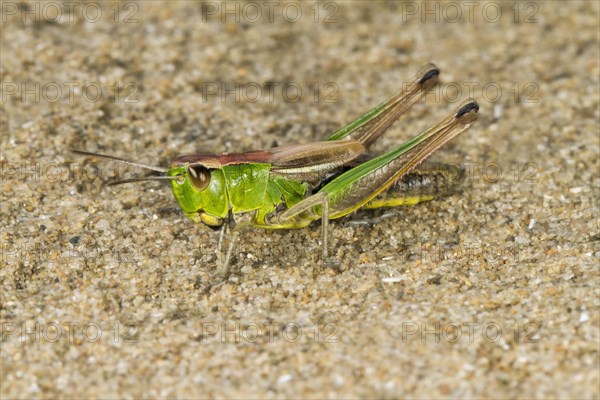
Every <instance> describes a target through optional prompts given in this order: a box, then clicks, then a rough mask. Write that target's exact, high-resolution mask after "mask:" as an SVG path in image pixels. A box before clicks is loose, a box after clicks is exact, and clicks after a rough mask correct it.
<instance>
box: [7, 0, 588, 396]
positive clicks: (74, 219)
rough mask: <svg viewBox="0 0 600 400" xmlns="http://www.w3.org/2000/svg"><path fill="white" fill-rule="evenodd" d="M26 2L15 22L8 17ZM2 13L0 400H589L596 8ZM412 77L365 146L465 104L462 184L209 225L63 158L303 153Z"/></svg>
mask: <svg viewBox="0 0 600 400" xmlns="http://www.w3.org/2000/svg"><path fill="white" fill-rule="evenodd" d="M21 4H22V6H21ZM70 4H71V5H67V4H64V3H57V2H23V3H21V2H19V3H16V2H8V1H7V2H2V4H1V6H2V15H1V17H2V21H1V29H2V31H1V36H2V37H1V48H0V51H1V54H0V55H1V60H0V71H1V73H2V106H1V107H2V108H1V110H2V113H1V118H0V123H1V124H0V130H1V132H2V138H1V145H2V154H1V158H0V161H1V165H2V182H1V184H2V191H1V194H0V196H1V199H2V203H1V214H2V233H1V245H2V260H1V268H0V276H1V282H2V283H1V285H2V287H1V290H0V321H1V324H2V343H1V346H2V347H1V349H2V354H1V360H2V370H1V371H2V372H1V379H2V384H1V390H0V395H1V397H2V398H32V397H39V398H56V397H63V398H74V397H78V398H81V397H85V398H140V397H145V398H164V397H182V398H184V397H185V398H209V397H221V398H248V397H253V398H259V397H260V398H290V397H306V398H350V397H355V398H376V397H377V398H398V397H410V398H456V397H462V398H475V397H477V398H480V397H488V398H489V397H493V398H557V397H560V398H598V397H599V396H600V390H599V369H598V361H599V360H598V354H599V352H598V350H599V345H598V343H599V341H600V340H599V339H600V338H599V336H600V335H599V331H600V330H599V324H600V318H599V312H598V311H599V308H598V306H599V296H598V294H599V293H598V279H599V276H598V275H599V273H598V271H599V270H598V264H599V263H598V259H599V256H600V245H599V243H600V229H599V223H598V213H599V211H598V199H599V187H600V176H599V168H600V166H599V152H600V151H599V147H600V144H599V132H598V128H599V127H598V120H599V92H600V91H599V81H598V79H599V78H598V77H599V76H600V69H599V62H598V60H599V46H598V29H599V24H598V15H599V6H598V3H597V2H593V1H572V2H568V3H559V2H537V3H536V2H520V3H519V2H517V3H514V2H506V3H498V2H453V3H438V2H430V3H422V2H404V3H401V2H389V3H386V2H366V1H342V2H326V3H319V4H317V5H316V6H315V4H314V3H312V2H310V3H300V2H291V3H283V2H281V3H266V2H260V1H259V2H255V3H238V2H230V3H227V4H225V3H221V2H207V3H204V5H201V4H200V3H195V2H192V1H174V2H169V3H166V2H165V3H162V2H154V1H145V2H138V3H131V2H125V3H120V5H119V6H118V7H116V6H115V3H113V2H110V3H104V4H100V3H93V2H92V3H90V4H87V3H85V4H84V3H83V2H73V3H70ZM429 61H431V62H434V63H436V65H438V66H439V67H440V69H441V70H442V75H441V83H440V85H439V86H438V88H437V89H436V91H434V93H433V94H431V95H429V96H427V98H426V101H422V102H420V103H418V104H417V105H415V106H414V107H413V109H412V110H411V111H410V112H409V113H408V114H407V115H406V116H404V117H403V118H402V120H401V122H399V123H398V124H396V125H395V126H394V128H393V129H392V130H390V132H388V133H387V134H386V136H385V137H384V138H382V139H381V140H380V141H379V142H378V143H377V145H376V146H375V150H377V151H382V150H384V149H386V148H390V147H392V146H394V145H396V144H398V143H401V142H402V141H404V140H406V139H408V138H410V137H412V136H413V135H414V134H416V133H418V132H419V131H421V130H422V129H424V128H426V127H427V126H429V125H431V124H433V123H434V122H435V121H437V120H438V119H440V118H442V117H443V116H444V115H445V114H447V113H449V112H450V111H451V110H453V109H454V108H455V107H456V106H457V105H458V103H459V102H461V101H464V100H466V99H467V98H468V97H469V96H472V97H474V98H475V99H476V100H477V101H478V102H479V104H480V106H481V109H480V112H479V113H480V116H479V120H478V121H477V122H476V123H475V124H474V125H473V127H472V128H471V129H470V130H469V131H467V132H466V133H464V134H463V135H461V136H460V137H459V138H457V139H455V140H454V141H453V142H452V143H450V144H449V145H447V146H445V147H444V148H443V149H441V150H440V151H439V152H438V153H436V155H435V156H434V157H433V159H434V161H439V162H447V163H454V164H458V165H462V166H463V167H464V168H465V169H466V170H467V172H468V175H467V179H466V181H465V182H464V184H463V186H462V187H461V189H460V190H459V191H458V193H456V194H454V195H452V196H449V197H446V198H443V199H439V200H435V201H432V202H428V203H423V204H420V205H417V206H414V207H405V208H400V209H393V210H380V211H359V212H357V213H356V214H354V215H352V216H350V217H348V218H345V219H341V220H337V221H335V222H333V223H332V227H331V250H330V252H331V253H332V256H333V258H334V259H335V260H337V263H333V264H332V265H326V266H322V265H321V263H320V261H319V260H320V258H319V257H320V249H321V248H320V242H319V238H320V224H319V223H314V224H312V225H311V226H309V227H308V228H306V229H303V230H297V231H263V230H248V231H245V232H244V234H243V235H242V238H241V240H240V243H239V245H238V246H236V247H235V251H234V254H233V258H232V263H231V265H230V268H229V269H228V270H227V271H225V270H223V269H222V268H220V267H219V264H218V262H217V255H216V247H217V242H218V239H219V234H218V233H212V232H205V231H204V230H202V229H200V228H199V227H197V226H195V225H194V224H193V223H192V222H190V221H189V220H187V219H186V218H185V216H184V215H183V214H182V212H181V211H180V210H179V207H178V206H177V203H176V201H175V199H174V198H173V196H172V194H171V192H170V189H169V187H168V185H167V184H164V183H160V182H158V183H157V182H147V183H139V184H130V185H122V186H114V187H106V186H104V183H105V182H108V181H111V180H113V179H115V178H123V177H131V176H133V175H140V174H144V173H145V172H144V171H142V170H140V169H136V168H123V167H122V166H117V164H114V163H110V162H101V161H98V160H94V159H92V158H85V157H77V156H75V155H72V154H70V153H69V149H72V148H75V149H81V150H86V151H94V152H103V153H108V154H113V155H116V156H121V157H127V158H131V159H135V160H138V161H140V162H145V163H149V164H153V165H160V166H168V165H169V162H170V161H171V160H172V159H173V158H174V157H175V156H177V155H178V154H183V153H195V152H202V153H219V152H235V151H245V150H253V149H260V148H264V147H270V146H272V145H273V144H274V143H278V144H280V145H281V144H293V143H306V142H310V141H315V140H319V139H320V138H322V137H324V136H325V135H327V134H328V133H330V132H332V131H334V130H335V129H337V128H338V127H340V126H342V125H344V124H345V123H348V122H350V121H351V120H352V119H353V118H355V117H356V116H358V115H360V114H361V113H362V112H364V111H366V110H368V109H370V108H371V107H373V106H375V105H376V104H377V103H378V102H380V101H382V100H384V99H386V98H387V97H389V96H391V95H393V94H395V93H397V92H398V91H399V90H400V89H401V88H402V86H403V85H404V84H406V83H407V82H409V81H410V80H411V79H412V76H413V74H414V73H415V72H416V71H417V69H418V68H419V66H421V65H422V64H424V63H426V62H429Z"/></svg>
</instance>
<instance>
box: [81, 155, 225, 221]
mask: <svg viewBox="0 0 600 400" xmlns="http://www.w3.org/2000/svg"><path fill="white" fill-rule="evenodd" d="M71 152H73V153H75V154H78V155H82V156H92V157H97V158H104V159H109V160H113V161H117V162H120V163H124V164H128V165H133V166H136V167H140V168H144V169H148V170H152V171H156V172H161V173H163V174H164V175H150V176H145V177H140V178H132V179H124V180H120V181H116V182H111V183H109V185H117V184H122V183H130V182H141V181H156V180H161V181H164V180H169V181H170V182H171V189H172V190H173V194H174V195H175V198H176V199H177V202H178V203H179V206H180V207H181V209H182V210H183V212H184V213H185V214H186V215H187V216H188V217H189V218H190V219H192V220H193V221H194V222H198V223H203V224H205V225H207V226H209V227H219V226H221V225H222V223H223V220H224V218H225V217H227V214H228V213H229V203H228V200H227V193H226V189H225V178H224V176H223V172H222V171H221V169H220V168H219V166H218V165H216V164H214V162H213V163H212V164H211V162H210V161H208V162H207V161H205V162H203V161H202V159H203V156H201V155H194V156H180V157H177V158H176V159H175V160H174V161H173V163H172V164H171V168H169V169H165V168H161V167H157V166H153V165H149V164H143V163H140V162H137V161H131V160H126V159H124V158H120V157H115V156H111V155H106V154H99V153H90V152H87V151H81V150H71Z"/></svg>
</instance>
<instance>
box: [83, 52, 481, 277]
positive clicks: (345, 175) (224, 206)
mask: <svg viewBox="0 0 600 400" xmlns="http://www.w3.org/2000/svg"><path fill="white" fill-rule="evenodd" d="M439 72H440V71H439V69H438V68H437V67H436V66H435V65H433V64H427V65H425V66H424V67H422V68H421V69H420V70H419V72H418V73H417V76H416V77H415V79H414V81H412V82H411V83H410V84H409V85H407V86H406V87H405V88H404V90H402V92H400V93H399V94H397V95H396V96H394V97H392V98H390V99H388V100H387V101H384V102H383V103H381V104H379V105H378V106H376V107H375V108H373V109H372V110H370V111H368V112H367V113H365V114H363V115H362V116H360V117H359V118H358V119H356V120H355V121H353V122H351V123H350V124H348V125H346V126H344V127H343V128H341V129H339V130H337V131H336V132H334V133H333V134H331V135H330V136H329V137H327V138H326V139H325V140H324V141H321V142H315V143H307V144H297V145H289V146H280V147H273V148H270V149H266V150H257V151H249V152H245V153H234V154H227V153H225V154H219V155H215V154H191V155H182V156H178V157H177V158H175V159H174V160H173V162H172V163H171V166H170V168H168V169H165V168H160V167H155V166H151V165H146V164H141V163H138V162H134V161H129V160H125V159H122V158H118V157H113V156H109V155H104V154H97V153H89V152H85V151H79V150H73V152H74V153H76V154H80V155H89V156H95V157H102V158H107V159H111V160H115V161H118V162H122V163H126V164H130V165H134V166H138V167H142V168H146V169H149V170H153V171H158V172H161V173H163V174H164V175H162V176H148V177H143V178H135V179H127V180H123V181H118V182H113V184H116V183H127V182H138V181H144V180H169V181H170V184H171V189H172V191H173V194H174V195H175V198H176V199H177V201H178V203H179V206H180V207H181V209H182V210H183V212H184V213H185V215H186V216H187V217H188V218H190V219H191V220H192V221H194V222H196V223H197V224H199V225H205V226H207V227H210V228H220V227H222V226H223V225H224V224H225V223H229V224H231V225H232V226H234V229H233V231H234V235H233V237H232V238H231V242H230V247H229V251H228V252H227V256H226V258H225V262H224V264H225V267H226V266H227V265H228V263H229V258H230V255H231V250H232V247H233V244H234V243H235V241H236V239H237V235H238V234H239V231H240V229H242V228H244V227H247V226H253V227H258V228H267V229H296V228H303V227H305V226H307V225H309V224H310V223H311V222H313V221H315V220H318V219H320V220H322V230H323V232H322V246H323V247H322V248H323V259H327V256H328V249H327V232H328V222H329V220H330V219H337V218H340V217H343V216H346V215H348V214H350V213H352V212H353V211H355V210H357V209H358V208H361V207H363V208H368V209H369V208H370V209H373V208H381V207H395V206H400V205H412V204H416V203H418V202H420V201H425V200H430V199H432V198H434V197H436V196H437V195H439V194H443V193H439V192H440V190H439V189H440V188H439V186H440V185H439V183H440V182H453V181H458V180H459V177H460V169H459V168H439V169H437V170H436V169H434V170H432V171H428V172H422V171H419V170H416V168H417V167H418V166H419V164H421V163H422V162H423V161H424V160H425V159H426V158H427V157H429V156H430V155H431V154H432V153H434V152H435V151H437V150H438V149H439V148H440V147H441V146H442V145H444V144H445V143H447V142H448V141H449V140H451V139H452V138H454V137H455V136H457V135H458V134H459V133H461V132H462V131H464V130H466V129H467V128H469V126H470V125H471V123H472V122H473V121H474V120H475V119H476V117H477V111H478V110H479V106H478V105H477V103H476V102H475V101H474V100H472V99H469V100H467V101H466V102H464V103H463V104H462V105H460V106H459V107H458V108H457V109H456V110H455V111H454V112H453V113H451V114H449V115H448V116H446V117H445V118H443V119H442V120H440V121H439V122H438V123H437V124H435V125H433V126H432V127H430V128H429V129H427V130H425V131H424V132H422V133H420V134H419V135H417V136H415V137H414V138H412V139H410V140H408V141H406V142H404V143H402V144H401V145H399V146H398V147H395V148H393V149H391V150H389V151H387V152H385V153H384V154H382V155H380V156H377V157H370V156H368V154H367V149H368V148H369V146H370V145H371V144H372V143H373V142H374V141H375V140H377V138H378V137H379V136H381V135H382V134H383V133H384V132H385V131H386V130H388V128H390V127H391V126H392V124H393V123H394V122H395V121H396V120H397V119H398V118H399V117H400V116H401V115H402V114H404V113H405V112H406V111H407V110H408V108H409V107H410V106H411V105H413V104H414V103H415V102H416V101H418V100H419V99H420V97H421V95H422V94H423V93H424V92H426V91H427V90H428V89H430V88H432V87H433V86H434V85H435V84H436V83H437V81H438V76H439ZM415 188H417V189H418V190H417V191H415V190H414V189H415ZM220 244H221V240H219V247H220Z"/></svg>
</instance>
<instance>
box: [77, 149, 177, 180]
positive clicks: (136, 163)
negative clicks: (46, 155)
mask: <svg viewBox="0 0 600 400" xmlns="http://www.w3.org/2000/svg"><path fill="white" fill-rule="evenodd" d="M71 153H74V154H79V155H81V156H92V157H98V158H106V159H109V160H114V161H118V162H121V163H124V164H129V165H133V166H134V167H140V168H145V169H149V170H152V171H156V172H162V173H163V174H164V173H166V172H167V170H166V169H165V168H161V167H155V166H154V165H148V164H143V163H139V162H136V161H130V160H125V159H123V158H119V157H115V156H109V155H107V154H100V153H90V152H88V151H82V150H71ZM170 178H171V177H170ZM144 180H146V179H144ZM127 181H129V180H127ZM120 182H123V183H126V182H125V181H120Z"/></svg>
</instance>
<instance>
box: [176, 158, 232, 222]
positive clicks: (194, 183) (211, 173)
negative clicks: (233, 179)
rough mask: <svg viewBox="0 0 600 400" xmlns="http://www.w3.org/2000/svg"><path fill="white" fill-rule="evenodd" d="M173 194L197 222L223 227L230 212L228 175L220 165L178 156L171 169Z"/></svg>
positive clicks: (182, 207) (185, 211)
mask: <svg viewBox="0 0 600 400" xmlns="http://www.w3.org/2000/svg"><path fill="white" fill-rule="evenodd" d="M167 176H170V177H174V179H171V189H172V190H173V195H174V196H175V199H177V202H178V203H179V206H180V207H181V209H182V210H183V212H184V213H185V214H186V215H187V216H188V217H189V218H190V219H192V220H193V221H194V222H198V223H203V224H204V225H207V226H209V227H219V226H221V225H222V224H223V220H224V218H225V217H227V214H228V212H229V206H228V200H227V193H226V189H225V177H224V176H223V172H222V171H221V170H220V169H219V168H209V167H207V166H206V165H203V164H202V163H199V162H189V161H187V160H186V159H185V158H184V157H178V158H176V159H175V160H174V161H173V163H172V165H171V168H169V170H168V171H167Z"/></svg>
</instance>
